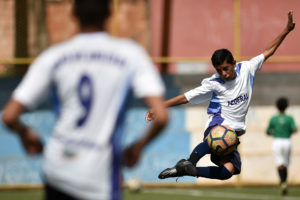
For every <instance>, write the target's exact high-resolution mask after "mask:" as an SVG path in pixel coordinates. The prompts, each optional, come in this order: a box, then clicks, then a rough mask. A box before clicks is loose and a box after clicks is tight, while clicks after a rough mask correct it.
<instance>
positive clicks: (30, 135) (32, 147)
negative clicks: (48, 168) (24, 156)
mask: <svg viewBox="0 0 300 200" xmlns="http://www.w3.org/2000/svg"><path fill="white" fill-rule="evenodd" d="M19 135H20V138H21V141H22V144H23V147H24V149H25V150H26V151H27V153H29V154H37V153H41V152H42V151H43V144H42V142H41V140H40V138H39V137H38V136H37V135H36V133H35V132H34V131H33V130H32V129H29V128H27V129H26V130H25V131H24V132H22V134H19Z"/></svg>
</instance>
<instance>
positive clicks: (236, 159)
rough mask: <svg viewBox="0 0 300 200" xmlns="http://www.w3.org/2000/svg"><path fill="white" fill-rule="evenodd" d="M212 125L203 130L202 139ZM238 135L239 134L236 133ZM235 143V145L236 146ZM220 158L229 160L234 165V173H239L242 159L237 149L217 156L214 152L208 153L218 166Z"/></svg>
mask: <svg viewBox="0 0 300 200" xmlns="http://www.w3.org/2000/svg"><path fill="white" fill-rule="evenodd" d="M213 127H214V126H209V127H208V128H207V129H206V130H205V132H204V138H203V141H204V140H205V138H206V137H207V135H208V134H209V132H210V130H211V129H212V128H213ZM237 135H240V134H237ZM239 144H240V142H239V140H238V145H239ZM238 145H237V146H238ZM222 159H226V160H227V161H229V162H231V163H232V164H233V166H234V174H240V173H241V167H242V161H241V156H240V153H239V152H238V149H237V148H236V149H235V150H234V151H233V152H232V153H230V154H228V155H226V156H218V155H216V154H214V153H211V155H210V160H211V161H212V162H213V163H214V164H216V165H218V166H220V165H221V164H220V162H221V160H222Z"/></svg>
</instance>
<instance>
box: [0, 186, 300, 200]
mask: <svg viewBox="0 0 300 200" xmlns="http://www.w3.org/2000/svg"><path fill="white" fill-rule="evenodd" d="M42 199H43V192H42V190H3V191H0V200H42ZM124 200H300V187H289V193H288V195H286V196H284V197H282V196H280V194H279V189H278V188H277V187H242V188H233V187H199V188H193V189H192V188H191V189H187V188H182V189H178V188H174V189H170V188H168V189H167V188H160V189H143V190H142V191H141V192H138V193H132V192H130V191H128V190H125V191H124Z"/></svg>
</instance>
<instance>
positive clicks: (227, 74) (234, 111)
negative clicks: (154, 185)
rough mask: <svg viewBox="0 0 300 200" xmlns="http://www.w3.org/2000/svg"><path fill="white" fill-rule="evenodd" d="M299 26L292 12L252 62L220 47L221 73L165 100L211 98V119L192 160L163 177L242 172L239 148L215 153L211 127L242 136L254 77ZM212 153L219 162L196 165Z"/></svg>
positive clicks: (217, 61)
mask: <svg viewBox="0 0 300 200" xmlns="http://www.w3.org/2000/svg"><path fill="white" fill-rule="evenodd" d="M294 27H295V23H294V22H293V13H292V12H289V13H288V22H287V25H286V27H285V29H284V30H283V31H282V32H281V33H280V34H279V35H278V36H277V37H276V38H275V39H274V40H273V41H272V42H271V43H270V45H269V46H268V47H267V48H266V49H265V50H264V52H263V53H262V54H260V55H258V56H256V57H254V58H252V59H251V60H249V61H243V62H239V63H236V61H235V60H234V58H233V56H232V54H231V52H230V51H228V50H227V49H219V50H216V51H215V52H214V53H213V55H212V57H211V61H212V64H213V66H214V68H215V69H216V71H217V73H215V74H213V75H212V76H211V77H209V78H206V79H204V80H203V81H202V84H201V86H199V87H197V88H194V89H192V90H190V91H188V92H186V93H184V94H181V95H179V96H176V97H174V98H171V99H169V100H167V101H166V102H165V106H166V107H172V106H177V105H181V104H186V103H191V104H200V103H204V102H207V101H210V104H209V106H208V108H207V114H208V115H209V120H208V122H207V129H206V130H205V132H204V139H203V142H201V143H200V144H198V145H197V146H196V147H195V149H194V150H193V151H192V153H191V155H190V157H189V159H188V160H185V159H182V160H180V161H179V162H178V163H177V164H176V165H175V166H174V167H172V168H167V169H165V170H163V171H162V172H161V173H160V174H159V178H161V179H164V178H169V177H179V176H197V177H206V178H211V179H220V180H225V179H229V178H230V177H231V176H232V175H234V174H239V173H240V172H241V159H240V154H239V152H238V150H237V149H235V150H234V151H233V152H232V153H231V154H229V155H225V156H218V155H216V154H214V153H211V150H210V148H209V146H208V143H207V140H206V139H205V138H206V136H207V135H208V133H209V132H210V130H211V129H212V128H213V127H214V126H217V125H227V126H229V127H231V128H233V129H234V130H235V131H236V133H237V135H238V136H241V135H243V134H244V133H245V130H246V125H245V117H246V114H247V111H248V107H249V103H250V100H251V96H252V89H253V81H254V76H255V74H256V72H257V71H258V70H260V69H261V67H262V64H263V63H264V61H266V60H267V59H268V58H269V57H270V56H272V55H273V54H274V52H275V51H276V50H277V48H278V47H279V46H280V44H281V42H282V41H283V40H284V39H285V37H286V36H287V35H288V34H289V33H290V31H292V30H293V29H294ZM153 119H155V115H154V114H153V112H152V110H149V112H148V113H147V115H146V121H151V120H153ZM208 153H211V161H212V162H213V163H215V164H216V165H217V167H216V166H208V167H196V164H197V162H198V161H199V160H200V158H202V157H203V156H204V155H205V154H208Z"/></svg>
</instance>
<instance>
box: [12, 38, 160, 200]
mask: <svg viewBox="0 0 300 200" xmlns="http://www.w3.org/2000/svg"><path fill="white" fill-rule="evenodd" d="M130 89H133V93H134V94H135V96H137V97H139V98H142V97H147V96H160V97H161V96H163V93H164V87H163V84H162V81H161V79H160V77H159V74H158V72H157V70H156V69H155V67H154V66H153V64H152V62H151V60H150V58H149V57H148V55H147V54H146V52H145V51H144V50H143V49H142V48H141V47H140V46H139V45H137V44H136V43H135V42H133V41H131V40H125V39H117V38H114V37H112V36H110V35H108V34H106V33H102V32H98V33H88V34H79V35H77V36H75V37H74V38H72V39H70V40H68V41H66V42H64V43H61V44H59V45H56V46H54V47H52V48H49V49H48V50H46V51H45V52H44V53H43V54H41V55H40V56H39V57H38V58H37V59H36V60H35V62H34V63H33V64H32V66H31V67H30V69H29V72H28V73H27V74H26V76H25V77H24V79H23V81H22V83H21V84H20V86H19V87H18V88H17V89H16V90H15V92H14V94H13V98H14V99H16V100H17V101H19V102H21V103H22V104H24V105H25V106H26V107H28V108H33V107H34V106H36V105H38V104H39V102H40V101H41V100H42V98H43V97H45V96H46V95H47V94H52V96H53V99H54V102H55V104H56V111H57V114H58V118H57V123H56V125H55V128H54V132H53V135H52V137H51V139H50V141H49V143H48V145H47V147H46V150H45V162H44V174H45V181H46V182H48V183H49V184H50V185H52V186H53V187H57V188H59V189H60V190H62V191H65V192H67V193H69V194H71V195H75V196H76V197H79V199H118V197H119V195H120V194H119V185H120V183H119V180H120V174H119V170H120V159H121V157H120V156H121V155H120V153H121V152H120V150H121V147H120V142H119V141H120V136H121V135H120V134H121V132H122V129H121V126H122V121H123V120H122V116H123V114H124V105H125V100H126V99H127V96H128V93H129V91H130Z"/></svg>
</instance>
